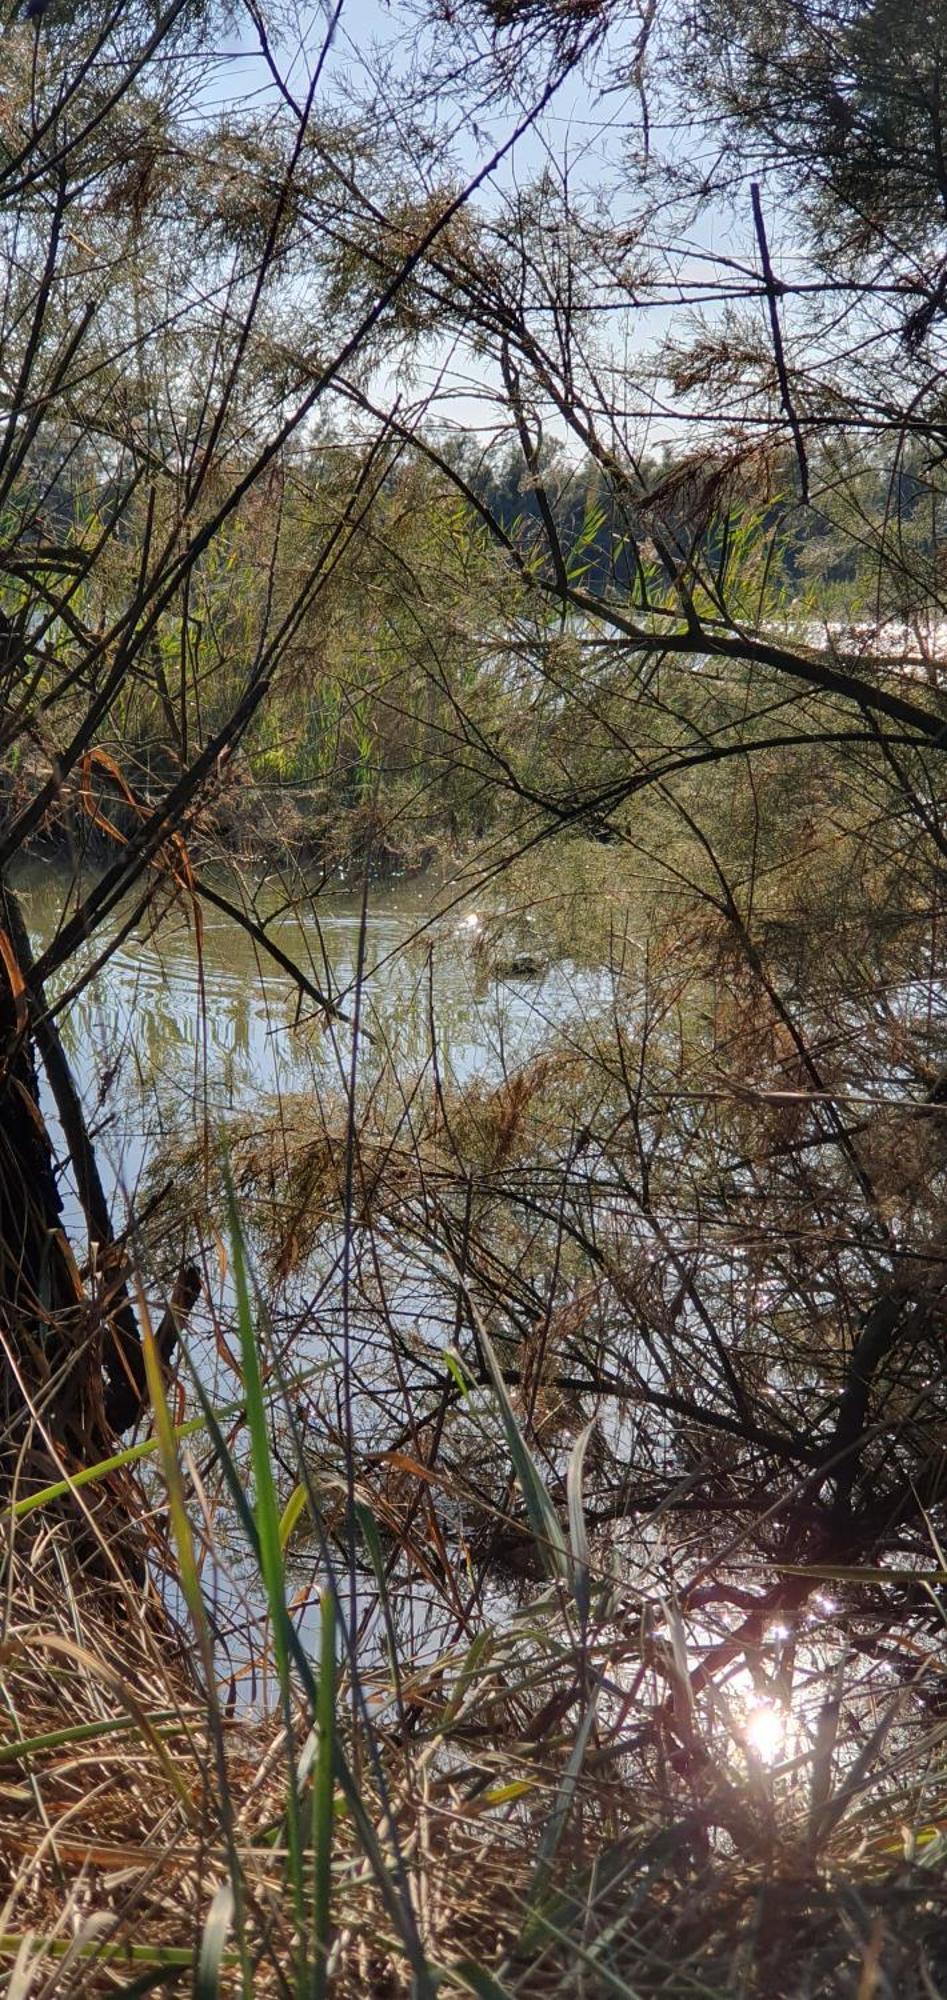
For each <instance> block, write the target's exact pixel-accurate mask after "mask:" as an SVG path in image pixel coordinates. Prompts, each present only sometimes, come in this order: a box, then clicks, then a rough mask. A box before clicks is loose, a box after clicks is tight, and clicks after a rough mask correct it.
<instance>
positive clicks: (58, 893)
mask: <svg viewBox="0 0 947 2000" xmlns="http://www.w3.org/2000/svg"><path fill="white" fill-rule="evenodd" d="M15 886H16V889H17V892H18V895H19V897H20V901H21V907H22V910H23V915H24V918H25V921H26V923H27V926H28V929H29V931H30V934H31V938H32V941H33V945H34V949H35V950H37V951H38V950H40V949H42V948H44V947H45V946H46V945H47V944H48V943H49V941H50V939H51V938H52V937H54V936H55V934H56V931H57V927H58V926H59V924H60V923H61V922H62V920H63V916H64V913H65V914H68V911H69V907H70V898H71V897H74V895H75V885H74V883H73V882H72V880H71V878H70V877H69V875H68V874H67V872H66V871H65V870H64V869H63V868H62V867H61V866H59V865H52V864H49V863H44V862H41V861H31V862H30V863H29V864H27V865H24V866H23V867H22V868H21V869H20V871H19V873H18V875H17V878H16V883H15ZM85 886H86V887H88V883H86V885H85ZM217 886H218V888H220V889H221V890H222V891H223V892H224V893H225V894H226V895H227V896H228V897H229V898H230V899H231V900H232V901H237V900H240V899H241V898H243V899H246V900H250V901H252V904H253V909H254V914H255V917H256V920H257V921H258V922H260V923H263V924H264V925H265V926H266V929H267V933H268V935H269V936H270V937H271V938H272V939H273V941H274V942H275V943H276V944H277V945H278V946H279V947H280V948H281V949H282V950H283V951H284V952H285V953H287V954H288V955H289V956H290V957H292V958H293V960H294V961H295V962H296V963H297V964H299V965H300V966H301V967H302V968H303V969H304V970H305V971H306V973H307V974H308V976H309V977H310V979H311V980H312V981H313V982H314V984H316V985H317V986H318V987H319V989H320V990H321V991H323V992H325V991H328V992H330V993H331V994H332V995H333V996H334V997H335V998H336V999H337V1000H338V1002H339V1004H340V1006H342V1007H344V1009H345V1010H346V1012H348V1013H349V1014H351V1013H352V1011H353V1009H354V1007H355V1005H356V995H355V992H354V990H353V989H354V983H355V981H356V971H357V966H358V962H359V952H360V940H361V942H362V959H363V976H362V982H361V989H360V997H359V1000H358V1005H359V1008H360V1018H361V1021H362V1023H363V1026H364V1028H365V1030H366V1035H365V1037H360V1040H359V1056H358V1088H359V1089H360V1090H362V1091H367V1090H370V1089H371V1087H372V1082H373V1079H374V1078H375V1077H377V1076H378V1075H379V1074H380V1072H381V1069H382V1067H383V1066H385V1067H386V1068H387V1071H388V1073H389V1075H390V1074H395V1075H397V1077H398V1081H399V1088H400V1087H401V1085H402V1084H403V1085H404V1087H405V1089H406V1090H409V1089H410V1088H411V1086H412V1083H413V1081H414V1080H417V1079H421V1080H422V1081H423V1079H424V1078H425V1076H426V1075H429V1074H430V1072H431V1068H432V1058H433V1053H434V1051H435V1050H436V1060H437V1064H438V1068H439V1072H440V1075H441V1077H442V1079H443V1080H444V1081H449V1080H451V1079H452V1080H454V1081H455V1082H458V1083H460V1082H467V1081H470V1080H472V1079H474V1078H482V1079H484V1080H486V1081H490V1080H499V1079H500V1078H501V1077H502V1076H503V1075H504V1074H507V1073H509V1072H510V1071H513V1070H515V1069H516V1067H517V1066H518V1065H519V1064H521V1063H522V1062H524V1061H525V1060H527V1059H528V1058H529V1057H530V1055H532V1054H533V1053H535V1052H536V1051H537V1050H538V1048H539V1047H540V1046H541V1045H542V1044H543V1042H544V1041H545V1040H546V1039H547V1038H548V1037H549V1036H550V1034H551V1033H552V1032H553V1031H554V1030H555V1031H557V1032H559V1033H561V1032H563V1031H565V1032H568V1025H569V1023H570V1022H574V1024H575V1027H576V1031H577V1032H578V1031H579V1028H580V1024H581V1022H582V1020H583V1019H584V1018H587V1017H588V1015H589V1014H590V1013H595V1012H597V1011H598V1010H599V1008H600V1007H601V1005H602V1004H603V1002H604V1001H605V1000H606V999H607V996H608V991H609V981H608V979H607V977H606V975H605V974H604V973H602V972H592V971H589V970H587V969H580V968H578V967H577V966H575V965H573V964H571V963H569V962H562V961H560V962H558V963H550V964H548V965H546V966H544V965H543V963H542V959H541V940H536V945H535V950H534V953H533V961H534V962H533V963H532V964H528V962H527V960H526V958H525V957H524V955H523V952H522V949H520V952H519V956H518V957H517V956H516V955H515V953H514V954H513V955H512V957H511V960H510V963H509V964H508V968H507V970H506V971H505V972H504V971H503V969H502V967H503V961H502V955H501V954H502V943H503V940H504V937H505V935H506V932H505V925H504V920H503V918H502V917H500V918H499V919H498V918H497V914H496V911H495V910H494V911H493V913H492V919H491V913H490V912H489V911H488V909H487V908H486V907H483V906H480V905H478V903H477V900H476V899H471V898H469V897H468V898H466V899H461V898H459V897H458V896H457V894H456V892H455V891H452V890H451V888H450V886H449V885H446V884H445V883H444V882H443V881H438V880H435V879H433V878H430V879H426V880H420V881H412V882H402V883H398V884H395V885H385V886H375V887H373V888H372V889H371V890H370V893H369V896H368V902H367V907H366V908H365V909H364V910H363V904H362V898H361V896H358V897H352V896H349V895H346V894H345V893H344V892H342V891H340V890H339V889H337V888H336V889H331V890H327V889H322V890H321V891H319V892H311V893H310V892H307V891H306V890H305V887H304V885H302V884H300V882H299V881H296V882H295V883H294V884H293V907H292V908H288V907H287V895H286V889H285V886H283V885H281V883H280V882H279V881H277V880H276V879H273V880H271V881H269V882H260V881H255V882H248V881H238V880H237V879H236V877H229V878H225V877H220V878H217ZM125 916H126V913H125V912H123V911H122V910H119V911H117V912H116V913H115V915H114V917H113V918H112V920H111V935H112V936H113V937H117V936H118V933H119V932H120V930H121V929H122V927H123V921H124V918H125ZM491 920H492V922H493V925H494V928H495V931H496V934H497V935H498V936H499V939H500V946H501V949H500V950H497V951H491V950H486V949H484V940H485V937H486V936H487V935H488V932H489V929H490V924H491ZM511 934H512V931H511ZM517 935H518V936H519V938H520V940H521V938H522V930H520V931H519V932H518V933H517ZM107 936H108V933H106V937H103V935H102V934H101V933H98V934H96V936H95V938H94V939H92V940H90V941H89V944H88V946H87V947H86V949H85V952H84V953H82V952H80V954H79V955H78V959H76V958H73V959H72V960H71V961H70V963H69V966H68V968H67V969H66V971H65V972H64V974H63V975H62V976H61V978H60V980H59V983H58V986H57V984H56V983H55V982H53V983H52V985H51V986H50V988H49V991H48V997H49V998H50V1000H51V1001H53V1002H55V1001H56V999H57V998H58V997H60V996H61V995H62V993H63V992H64V991H65V989H66V987H67V985H68V986H72V985H74V984H75V983H76V980H77V975H78V973H79V972H80V971H81V970H82V968H83V965H84V964H85V965H87V966H88V965H91V964H92V962H93V960H97V959H98V958H99V957H100V956H101V955H102V950H103V944H104V943H105V942H106V939H107ZM498 968H499V969H498ZM58 1022H59V1027H60V1032H61V1034H62V1038H63V1042H64V1045H65V1048H66V1051H67V1054H68V1056H69V1059H70V1062H71V1065H72V1068H73V1073H74V1076H75V1078H76V1080H77V1083H78V1087H79V1090H80V1093H81V1096H82V1100H83V1104H84V1108H85V1113H86V1118H87V1122H88V1125H89V1129H90V1131H91V1133H92V1135H93V1138H94V1141H95V1145H96V1151H97V1156H98V1159H99V1164H100V1169H101V1171H102V1174H103V1179H104V1181H105V1184H106V1190H107V1193H108V1195H109V1197H110V1200H111V1204H112V1210H113V1221H114V1225H115V1227H116V1228H117V1229H118V1230H122V1229H124V1228H125V1227H126V1225H127V1223H128V1222H129V1220H130V1218H131V1217H132V1216H133V1215H134V1214H135V1213H136V1211H137V1210H139V1209H140V1207H141V1205H142V1202H143V1200H144V1199H145V1197H146V1195H147V1192H148V1170H149V1166H150V1165H151V1164H152V1162H153V1159H154V1157H155V1155H156V1153H157V1152H158V1150H159V1149H160V1151H161V1155H162V1168H161V1175H162V1178H163V1176H164V1174H165V1173H166V1171H167V1170H168V1166H169V1165H170V1166H171V1168H172V1170H173V1164H174V1161H173V1152H172V1158H171V1160H170V1162H169V1159H168V1149H169V1135H173V1136H172V1138H171V1144H172V1148H173V1146H174V1145H175V1144H179V1145H180V1146H182V1147H184V1148H187V1147H188V1145H189V1144H192V1143H193V1142H194V1141H195V1140H196V1139H198V1138H199V1137H200V1135H201V1134H202V1132H204V1131H205V1130H206V1129H207V1127H208V1125H209V1127H210V1129H211V1130H212V1131H214V1130H217V1131H225V1130H226V1125H227V1120H228V1118H229V1117H231V1116H233V1115H235V1114H237V1115H240V1116H242V1117H243V1118H245V1117H246V1114H247V1113H248V1111H258V1112H259V1113H260V1116H261V1123H265V1122H266V1119H267V1118H268V1117H269V1116H270V1115H271V1114H272V1113H273V1112H275V1111H276V1110H277V1109H278V1108H280V1107H285V1110H286V1116H287V1122H288V1123H290V1122H291V1120H292V1117H293V1115H294V1112H293V1108H294V1107H300V1106H302V1107H303V1110H305V1107H306V1104H307V1100H318V1099H320V1098H326V1099H328V1098H332V1099H333V1100H338V1096H339V1093H340V1090H341V1091H344V1090H345V1089H346V1088H347V1087H348V1084H349V1080H350V1077H351V1071H352V1044H353V1038H352V1034H351V1031H350V1029H349V1028H347V1027H346V1026H344V1025H340V1026H334V1027H327V1025H326V1022H325V1019H324V1017H323V1016H322V1015H321V1014H320V1013H319V1011H318V1010H317V1009H315V1008H314V1007H313V1006H312V1005H311V1004H310V1003H309V1001H308V1000H305V999H304V1000H303V1002H302V1003H300V997H299V992H298V989H297V987H296V986H295V984H294V982H293V981H292V980H291V978H290V977H289V976H288V975H287V974H285V973H284V972H283V971H281V970H280V968H279V967H278V966H276V965H275V964H274V963H273V962H272V960H270V959H269V958H268V957H267V956H266V955H265V954H264V953H263V952H261V950H260V949H259V948H258V946H257V945H256V944H255V943H254V942H253V940H252V939H251V938H249V937H248V936H247V935H246V933H245V932H242V931H241V930H240V929H239V927H238V926H237V925H236V924H235V923H234V922H233V921H232V920H231V919H229V918H228V917H226V916H225V915H223V914H222V913H220V912H218V911H217V910H216V909H214V908H213V907H208V906H206V905H205V906H204V907H203V909H202V927H201V935H200V938H198V932H197V929H196V928H195V920H194V913H193V911H192V910H191V909H190V908H189V907H187V906H186V904H179V905H178V906H177V907H175V908H172V909H170V910H169V911H167V912H166V914H165V915H164V917H163V919H162V921H161V923H160V924H159V925H158V926H157V927H152V926H151V925H149V924H147V923H146V924H142V925H139V926H137V927H136V928H135V929H134V930H132V931H131V932H130V934H129V935H128V936H127V937H125V938H124V939H121V940H120V941H118V942H117V943H116V946H115V949H114V951H113V952H112V953H111V954H110V955H109V956H108V957H107V959H106V961H105V963H104V964H102V966H101V967H100V969H98V970H97V971H96V972H95V975H94V977H93V978H92V979H91V980H90V982H89V984H88V985H87V986H85V987H84V989H83V990H82V991H81V992H80V993H79V994H78V995H77V996H76V997H75V998H74V999H72V1000H71V1001H70V1003H69V1005H68V1006H67V1007H66V1008H64V1010H63V1011H62V1012H61V1013H60V1014H59V1015H58ZM44 1109H45V1111H46V1114H47V1117H48V1122H49V1126H50V1130H51V1132H52V1133H53V1135H54V1137H56V1136H57V1134H58V1125H57V1121H56V1117H55V1112H54V1109H53V1107H52V1104H51V1103H50V1101H49V1098H48V1093H47V1092H45V1091H44ZM297 1115H302V1113H298V1112H297ZM63 1152H64V1149H63ZM188 1171H189V1172H193V1168H192V1167H189V1168H188ZM61 1187H62V1193H63V1200H64V1220H65V1223H66V1226H67V1228H68V1229H69V1231H70V1234H71V1236H72V1239H73V1242H74V1246H75V1248H76V1250H77V1254H78V1256H79V1258H80V1261H82V1260H83V1258H84V1256H85V1252H86V1242H85V1229H84V1222H83V1218H82V1215H81V1211H80V1209H79V1205H78V1201H77V1199H76V1196H75V1192H74V1189H73V1188H72V1186H71V1183H70V1175H69V1170H68V1166H67V1164H66V1162H65V1159H64V1158H63V1165H62V1175H61ZM205 1268H207V1267H205ZM146 1278H147V1274H146ZM306 1282H307V1277H306V1273H300V1277H299V1289H298V1294H297V1298H298V1300H299V1301H302V1300H303V1299H304V1298H305V1295H306ZM403 1287H404V1301H405V1302H406V1310H407V1311H408V1313H409V1315H412V1314H413V1315H414V1316H415V1319H417V1318H418V1317H419V1315H420V1316H422V1317H423V1312H424V1306H423V1299H422V1289H421V1286H420V1285H419V1284H417V1283H416V1282H415V1276H414V1273H413V1272H412V1270H411V1268H410V1264H409V1263H406V1265H405V1269H404V1273H403ZM397 1290H398V1286H397V1285H396V1286H395V1292H394V1293H393V1294H392V1296H391V1298H390V1300H389V1307H390V1310H391V1312H392V1314H393V1315H394V1316H397V1314H398V1312H399V1309H400V1308H399V1299H398V1297H397V1296H396V1293H397ZM318 1300H319V1305H318V1313H317V1312H315V1311H310V1313H309V1315H308V1323H309V1324H310V1325H311V1326H315V1325H317V1324H318V1323H319V1322H320V1321H321V1322H322V1323H325V1321H326V1318H327V1315H328V1316H331V1313H332V1312H333V1310H337V1301H336V1302H335V1304H334V1302H333V1299H332V1297H331V1296H328V1297H327V1296H326V1292H325V1290H324V1289H323V1290H322V1291H321V1292H320V1293H319V1295H318ZM232 1305H233V1299H232V1293H231V1288H230V1281H229V1278H228V1275H227V1269H226V1262H225V1260H221V1267H220V1271H219V1274H218V1275H217V1291H216V1295H215V1296H208V1295H207V1294H205V1297H204V1299H203V1301H202V1303H201V1305H200V1306H199V1307H198V1309H197V1311H196V1312H195V1314H194V1315H193V1316H192V1320H191V1325H190V1328H189V1342H188V1344H189V1351H190V1354H191V1357H192V1361H193V1360H195V1357H196V1362H195V1365H197V1366H198V1368H199V1370H200V1374H201V1376H202V1377H203V1379H204V1381H205V1383H206V1385H207V1387H208V1388H209V1390H210V1392H211V1394H212V1396H213V1398H214V1400H215V1401H217V1402H218V1403H220V1402H227V1401H229V1400H230V1399H232V1398H233V1396H234V1394H235V1393H237V1394H239V1384H238V1383H235V1379H234V1377H233V1375H232V1373H228V1370H227V1368H226V1365H224V1366H221V1359H220V1357H221V1344H220V1341H219V1339H218V1337H217V1335H218V1331H219V1328H220V1327H221V1326H222V1325H225V1324H226V1323H227V1322H228V1321H229V1320H230V1319H231V1317H232ZM306 1323H307V1315H306V1311H305V1308H304V1307H302V1306H300V1310H299V1313H298V1318H297V1325H300V1324H306ZM314 1339H315V1336H313V1335H304V1336H303V1338H302V1343H300V1340H299V1339H298V1337H295V1336H293V1340H292V1344H291V1345H289V1346H288V1348H287V1355H288V1360H289V1362H290V1364H291V1365H294V1366H295V1365H296V1364H297V1363H298V1362H299V1361H300V1360H308V1359H311V1353H310V1352H309V1350H311V1349H312V1348H313V1343H314ZM334 1365H335V1364H330V1366H334ZM231 1525H232V1524H231ZM227 1533H228V1522H227V1519H226V1515H224V1516H221V1515H220V1514H218V1515H217V1516H216V1518H215V1527H214V1532H213V1534H212V1536H210V1537H209V1540H208V1562H207V1564H206V1565H205V1588H206V1589H207V1591H208V1593H209V1596H210V1598H211V1599H212V1600H213V1605H214V1612H215V1618H216V1621H217V1625H218V1629H219V1630H220V1631H222V1632H225V1633H226V1635H227V1638H226V1650H227V1656H228V1658H229V1660H230V1661H231V1662H233V1661H237V1662H238V1664H239V1663H242V1664H243V1666H244V1668H245V1666H246V1662H247V1660H248V1659H249V1658H250V1657H251V1655H253V1656H255V1657H258V1653H259V1649H258V1647H257V1645H256V1642H255V1641H254V1640H252V1639H248V1638H247V1636H246V1635H247V1634H248V1633H249V1632H250V1631H251V1629H252V1627H253V1626H254V1624H255V1622H256V1619H257V1617H258V1615H259V1612H260V1605H259V1601H258V1600H257V1599H256V1594H255V1582H254V1579H253V1577H252V1576H250V1575H248V1573H247V1571H246V1567H245V1564H243V1563H242V1560H241V1553H240V1549H239V1544H238V1543H237V1542H235V1543H234V1544H233V1545H232V1547H231V1549H230V1551H229V1553H228V1551H227ZM312 1616H313V1612H312V1604H311V1601H310V1605H309V1610H308V1613H306V1612H304V1613H303V1622H304V1625H305V1626H306V1628H307V1630H311V1627H312ZM241 1634H242V1635H243V1636H241Z"/></svg>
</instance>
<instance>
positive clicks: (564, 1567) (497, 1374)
mask: <svg viewBox="0 0 947 2000" xmlns="http://www.w3.org/2000/svg"><path fill="white" fill-rule="evenodd" d="M477 1331H478V1336H479V1340H480V1343H481V1346H482V1348H483V1353H484V1357H485V1359H486V1363H487V1369H488V1372H489V1375H490V1380H491V1382H492V1384H493V1390H494V1394H495V1396H496V1399H497V1402H498V1404H499V1406H500V1416H501V1419H502V1422H503V1429H504V1431H505V1433H506V1441H507V1444H508V1445H509V1448H510V1457H511V1458H512V1460H513V1468H514V1471H515V1473H516V1477H517V1480H518V1482H519V1486H520V1490H521V1492H522V1495H523V1499H524V1501H525V1502H526V1512H527V1516H528V1518H529V1524H530V1527H531V1529H532V1531H533V1535H534V1538H535V1540H536V1544H537V1546H538V1549H539V1553H540V1557H541V1559H542V1562H543V1564H544V1566H545V1569H546V1571H547V1574H548V1575H549V1576H553V1577H561V1578H562V1579H563V1580H566V1581H567V1580H568V1576H569V1556H568V1551H567V1549H566V1542H565V1536H564V1535H563V1532H562V1527H561V1524H560V1521H559V1516H558V1514H557V1513H556V1510H555V1507H554V1506H553V1504H552V1501H551V1499H550V1497H549V1494H548V1493H547V1491H546V1487H545V1485H544V1483H543V1479H542V1476H541V1474H540V1472H539V1468H538V1466H537V1465H536V1463H535V1460H534V1459H533V1457H532V1454H531V1452H530V1450H529V1447H528V1445H527V1443H526V1440H525V1438H524V1436H523V1433H522V1431H521V1429H520V1426H519V1423H518V1421H517V1417H516V1412H515V1410H514V1408H513V1405H512V1403H511V1401H510V1392H509V1390H508V1388H507V1386H506V1383H505V1382H504V1380H503V1371H502V1369H501V1367H500V1363H499V1361H498V1360H497V1357H496V1354H495V1352H494V1348H493V1343H492V1341H491V1340H490V1337H489V1335H488V1333H487V1331H486V1328H485V1327H484V1326H482V1325H481V1326H479V1327H478V1329H477Z"/></svg>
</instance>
